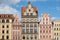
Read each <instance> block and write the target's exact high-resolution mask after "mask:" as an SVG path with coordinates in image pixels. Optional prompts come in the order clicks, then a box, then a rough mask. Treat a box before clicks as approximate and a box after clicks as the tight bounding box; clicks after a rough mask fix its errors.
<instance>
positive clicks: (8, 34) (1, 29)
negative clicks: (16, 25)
mask: <svg viewBox="0 0 60 40" xmlns="http://www.w3.org/2000/svg"><path fill="white" fill-rule="evenodd" d="M0 20H2V19H0ZM4 20H5V23H2V22H0V39H2V36H3V35H4V39H7V36H9V37H8V39H9V40H11V31H12V30H11V29H12V28H11V27H12V19H8V20H9V23H6V19H4ZM3 25H4V28H3V27H2V26H3ZM7 25H8V26H9V28H7ZM3 30H4V33H2V31H3ZM7 30H8V33H7Z"/></svg>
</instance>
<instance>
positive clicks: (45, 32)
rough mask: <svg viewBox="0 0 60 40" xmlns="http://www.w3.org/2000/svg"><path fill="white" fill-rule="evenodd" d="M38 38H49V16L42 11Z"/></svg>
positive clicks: (42, 39) (44, 39) (47, 39)
mask: <svg viewBox="0 0 60 40" xmlns="http://www.w3.org/2000/svg"><path fill="white" fill-rule="evenodd" d="M39 25H40V28H39V30H40V31H39V36H40V38H39V40H51V37H52V36H51V35H52V34H51V32H52V31H51V28H52V26H51V18H50V16H49V14H48V13H43V14H42V16H41V20H40V23H39Z"/></svg>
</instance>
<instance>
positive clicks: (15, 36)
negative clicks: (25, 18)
mask: <svg viewBox="0 0 60 40" xmlns="http://www.w3.org/2000/svg"><path fill="white" fill-rule="evenodd" d="M20 36H21V23H20V21H19V20H18V16H16V17H15V19H14V21H13V26H12V40H20V39H21V37H20Z"/></svg>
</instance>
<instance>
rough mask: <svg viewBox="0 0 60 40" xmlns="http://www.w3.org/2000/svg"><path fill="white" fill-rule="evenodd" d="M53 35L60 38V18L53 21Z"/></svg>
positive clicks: (57, 39)
mask: <svg viewBox="0 0 60 40" xmlns="http://www.w3.org/2000/svg"><path fill="white" fill-rule="evenodd" d="M52 34H53V35H52V36H53V39H54V40H60V20H54V21H53V32H52Z"/></svg>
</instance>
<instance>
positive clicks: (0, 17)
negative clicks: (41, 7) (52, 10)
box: [0, 2, 60, 40]
mask: <svg viewBox="0 0 60 40" xmlns="http://www.w3.org/2000/svg"><path fill="white" fill-rule="evenodd" d="M0 40H60V20H58V19H56V20H52V19H51V17H50V15H49V14H48V13H42V15H41V17H40V21H38V9H37V8H36V7H33V6H32V4H31V3H30V2H28V5H27V6H26V7H25V6H23V7H22V8H21V21H20V20H19V18H18V16H17V15H16V16H14V15H13V14H0Z"/></svg>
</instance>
